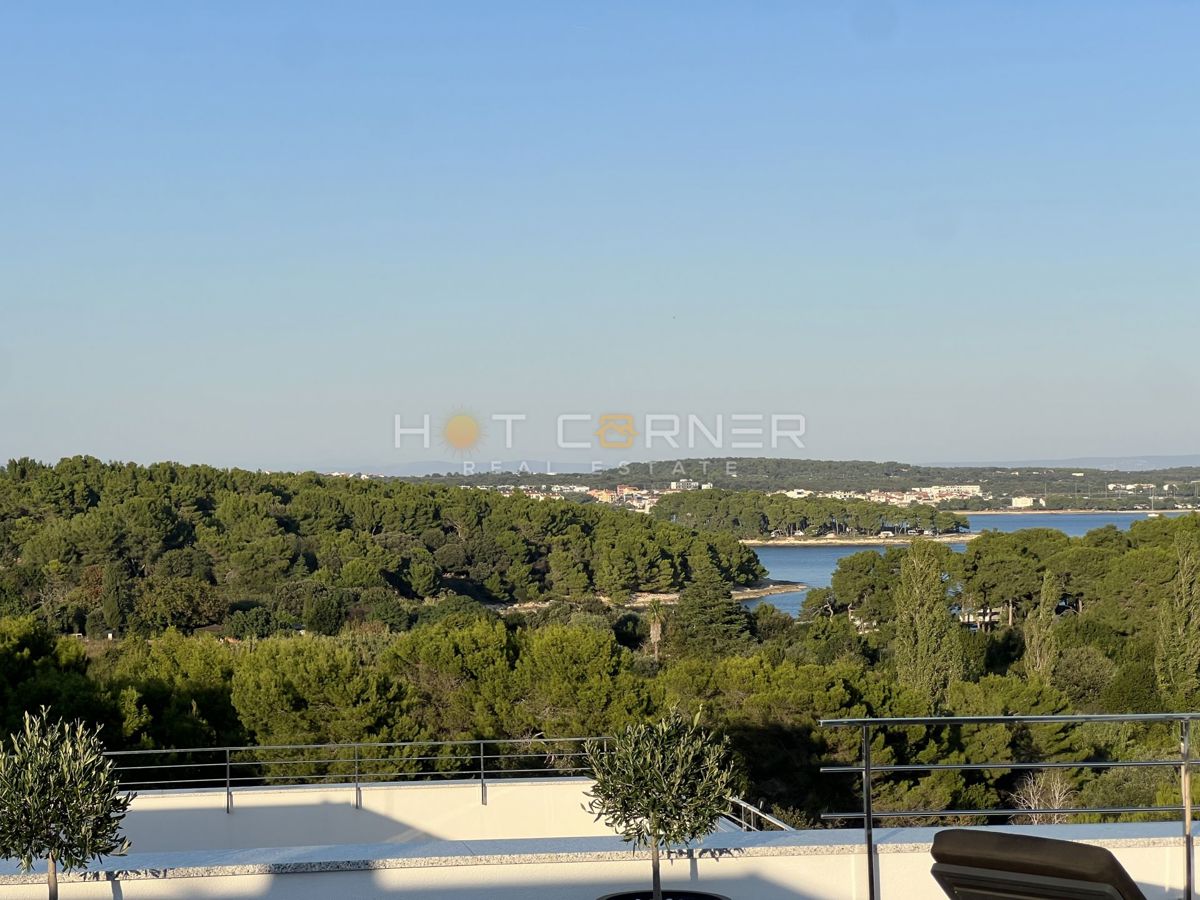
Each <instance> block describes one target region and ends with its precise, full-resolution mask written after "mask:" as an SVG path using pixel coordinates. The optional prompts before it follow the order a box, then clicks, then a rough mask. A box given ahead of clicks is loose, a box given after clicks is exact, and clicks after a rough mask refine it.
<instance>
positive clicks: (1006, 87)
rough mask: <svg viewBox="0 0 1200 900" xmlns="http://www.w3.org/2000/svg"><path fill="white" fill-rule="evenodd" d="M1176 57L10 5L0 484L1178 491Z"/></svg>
mask: <svg viewBox="0 0 1200 900" xmlns="http://www.w3.org/2000/svg"><path fill="white" fill-rule="evenodd" d="M1198 46H1200V4H1198V3H1194V2H1148V3H1130V2H1097V0H1087V2H1082V0H1081V2H1041V3H1015V2H1010V0H1004V2H992V3H984V2H962V0H955V2H933V0H931V2H922V3H892V2H887V0H874V2H860V3H853V2H847V3H836V2H799V0H794V2H780V3H767V2H760V3H735V2H729V3H713V2H703V0H699V2H698V0H689V2H678V3H667V2H657V3H655V2H650V3H648V2H631V3H619V2H603V3H587V4H585V3H575V2H550V0H547V2H542V3H520V2H479V3H474V4H469V3H452V2H433V3H401V2H381V3H377V4H372V3H332V2H329V3H311V4H308V3H300V2H294V0H292V2H286V3H266V2H254V3H243V2H211V3H186V4H185V3H162V2H153V3H134V2H122V3H109V4H97V3H75V4H72V3H53V4H50V3H42V2H30V3H23V2H16V0H10V2H6V3H4V4H0V310H2V325H0V423H2V424H0V456H3V457H13V456H20V455H31V456H36V457H40V458H45V459H56V458H58V457H59V456H63V455H70V454H74V453H91V454H95V455H97V456H100V457H103V458H118V459H134V460H138V461H143V462H149V461H154V460H160V459H178V460H182V461H187V462H210V463H213V464H218V465H240V466H246V467H251V468H257V467H262V468H284V467H287V468H308V467H314V468H323V469H329V468H347V467H349V468H363V467H366V468H375V469H382V468H385V467H388V466H394V465H399V464H402V463H404V462H406V461H411V460H415V459H431V458H447V453H446V452H445V448H444V447H442V448H439V446H438V445H437V440H436V438H435V441H434V446H433V447H432V449H430V450H425V449H423V448H421V447H419V446H416V445H413V446H405V447H402V448H401V449H399V450H398V449H396V447H395V445H394V436H393V427H394V417H395V416H396V415H397V414H402V415H404V416H405V417H406V419H405V421H409V420H411V419H415V418H418V417H419V416H420V415H421V414H422V413H424V412H429V413H430V414H431V416H432V419H433V422H434V425H435V429H436V427H437V426H438V423H439V422H441V421H443V420H444V418H445V417H446V416H447V415H449V414H450V413H452V412H454V411H456V410H462V411H465V412H468V413H470V414H472V415H474V416H476V417H477V418H479V419H484V420H485V419H486V417H487V416H489V415H490V414H492V413H497V412H500V413H525V414H527V415H529V416H530V421H531V422H532V421H541V420H543V419H545V420H547V421H551V422H552V421H553V420H552V418H551V417H553V416H554V415H556V414H558V413H594V414H597V415H599V414H601V413H607V412H618V411H629V412H633V413H635V414H637V415H641V414H642V413H645V412H674V413H678V414H681V415H686V414H688V413H694V414H697V415H702V416H706V417H709V419H710V420H711V418H712V417H715V416H716V415H717V414H718V413H719V414H733V413H763V414H771V413H801V414H803V415H805V416H806V417H807V434H806V439H805V443H806V449H805V451H804V453H805V454H807V455H809V456H813V457H818V458H839V457H858V458H874V459H896V458H899V459H906V460H914V461H922V460H935V459H936V460H973V459H1006V458H1009V459H1011V458H1030V457H1038V458H1046V457H1060V456H1081V455H1117V454H1150V453H1195V452H1200V417H1198V416H1197V415H1196V406H1197V396H1198V394H1200V374H1198V373H1200V370H1198V368H1197V366H1196V362H1195V353H1196V348H1197V340H1198V339H1200V253H1198V250H1200V61H1198V60H1197V55H1196V48H1197V47H1198ZM487 430H488V437H489V439H490V440H492V441H493V442H494V439H495V438H496V437H497V432H496V429H495V425H494V423H493V424H492V425H491V426H488V428H487ZM534 431H535V429H534V428H533V426H531V427H530V429H529V433H528V434H524V435H522V437H521V440H520V442H519V446H518V447H517V450H518V451H520V452H521V453H524V454H527V455H536V454H543V455H545V456H550V458H555V451H554V448H553V443H554V438H553V435H554V430H553V427H552V426H551V427H550V428H549V429H546V428H543V427H540V426H539V427H538V429H536V431H537V433H536V434H535V433H533V432H534ZM503 455H505V457H506V458H507V457H511V456H513V455H514V454H513V453H512V452H509V453H507V454H503ZM450 458H452V457H450Z"/></svg>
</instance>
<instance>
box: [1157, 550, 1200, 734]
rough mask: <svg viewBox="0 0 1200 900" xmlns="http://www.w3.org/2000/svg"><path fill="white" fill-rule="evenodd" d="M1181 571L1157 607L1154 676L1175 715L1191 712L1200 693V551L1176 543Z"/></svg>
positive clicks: (1165, 701)
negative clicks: (1171, 589) (1176, 712)
mask: <svg viewBox="0 0 1200 900" xmlns="http://www.w3.org/2000/svg"><path fill="white" fill-rule="evenodd" d="M1175 549H1176V553H1177V554H1178V556H1179V570H1178V572H1177V573H1176V575H1175V582H1174V586H1173V587H1174V590H1173V591H1172V592H1171V595H1170V596H1169V597H1167V598H1166V599H1165V600H1163V601H1162V602H1161V603H1160V604H1159V606H1158V615H1157V627H1158V634H1157V644H1156V646H1155V653H1154V675H1155V678H1156V680H1157V682H1158V692H1159V694H1160V695H1161V696H1162V699H1163V702H1164V703H1166V704H1167V708H1168V709H1169V710H1172V711H1180V712H1182V711H1184V710H1187V709H1191V708H1192V707H1193V706H1194V705H1195V702H1196V700H1197V694H1198V692H1200V547H1198V546H1197V544H1196V543H1195V542H1194V541H1192V542H1185V541H1184V540H1183V537H1182V535H1180V537H1179V538H1178V539H1177V540H1176V542H1175Z"/></svg>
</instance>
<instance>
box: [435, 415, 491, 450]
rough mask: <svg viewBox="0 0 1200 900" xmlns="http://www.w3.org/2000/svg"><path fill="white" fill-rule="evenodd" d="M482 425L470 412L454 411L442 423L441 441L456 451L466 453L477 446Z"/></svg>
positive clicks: (480, 436) (481, 437) (481, 435)
mask: <svg viewBox="0 0 1200 900" xmlns="http://www.w3.org/2000/svg"><path fill="white" fill-rule="evenodd" d="M482 439H483V427H482V426H481V425H480V424H479V420H478V419H476V418H475V417H474V416H473V415H471V414H470V413H465V412H456V413H454V414H452V415H451V416H450V417H449V418H448V419H446V421H445V422H444V423H442V442H443V443H444V444H445V445H446V447H447V448H448V449H450V450H453V451H454V452H456V453H466V452H468V451H469V450H474V449H475V448H476V447H478V446H479V443H480V441H481V440H482Z"/></svg>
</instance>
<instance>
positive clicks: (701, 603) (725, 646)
mask: <svg viewBox="0 0 1200 900" xmlns="http://www.w3.org/2000/svg"><path fill="white" fill-rule="evenodd" d="M749 639H750V617H749V615H748V614H747V613H746V608H745V607H744V606H742V604H741V603H739V602H738V601H737V600H734V599H733V597H732V596H731V595H730V592H729V584H728V583H727V582H726V581H725V580H724V579H722V578H721V575H720V573H719V572H718V571H717V569H716V567H715V566H711V565H703V564H701V565H699V566H697V567H696V568H695V569H694V571H693V576H692V580H691V581H690V582H689V583H688V585H687V586H686V587H685V588H684V589H683V591H681V592H680V594H679V603H678V604H677V605H676V607H675V614H674V615H673V616H672V617H671V625H670V643H671V649H672V650H673V651H674V652H675V653H677V654H681V655H697V656H700V655H704V656H718V655H725V654H728V653H731V652H736V651H737V649H738V647H740V646H741V645H743V644H745V643H746V642H747V641H748V640H749Z"/></svg>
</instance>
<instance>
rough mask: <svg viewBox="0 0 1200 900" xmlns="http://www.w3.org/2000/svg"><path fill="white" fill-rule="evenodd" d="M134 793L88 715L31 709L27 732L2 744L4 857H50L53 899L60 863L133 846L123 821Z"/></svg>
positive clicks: (27, 861)
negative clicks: (67, 719) (56, 718)
mask: <svg viewBox="0 0 1200 900" xmlns="http://www.w3.org/2000/svg"><path fill="white" fill-rule="evenodd" d="M132 800H133V795H132V794H124V793H122V792H121V786H120V784H119V783H118V781H117V777H116V773H115V772H114V771H113V764H112V761H111V760H109V759H107V758H106V757H105V756H104V748H103V747H102V746H101V744H100V740H99V739H98V738H97V737H96V733H95V732H94V731H92V730H90V729H88V728H87V726H85V725H84V724H83V723H82V722H75V723H73V724H66V723H63V722H51V721H50V719H49V715H48V710H46V709H44V708H43V709H42V711H41V712H40V713H39V714H38V715H36V716H34V715H30V714H29V713H25V724H24V727H23V728H22V730H21V731H19V732H17V733H16V734H14V735H12V738H11V742H10V744H9V745H8V746H3V745H2V744H0V858H4V859H16V860H18V861H19V862H20V864H21V868H22V869H24V870H25V871H27V872H28V871H29V870H30V869H31V868H33V861H34V860H35V859H44V860H46V883H47V886H48V888H49V896H50V900H57V897H58V867H59V866H60V865H61V866H62V867H63V869H65V870H70V869H75V868H79V867H82V866H85V865H87V863H88V861H89V860H92V859H99V858H100V857H102V856H110V855H112V856H120V855H123V854H124V853H126V852H127V851H128V850H129V841H127V840H125V839H124V838H123V837H121V820H122V819H123V818H125V812H126V811H127V810H128V809H129V804H130V802H131V801H132Z"/></svg>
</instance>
